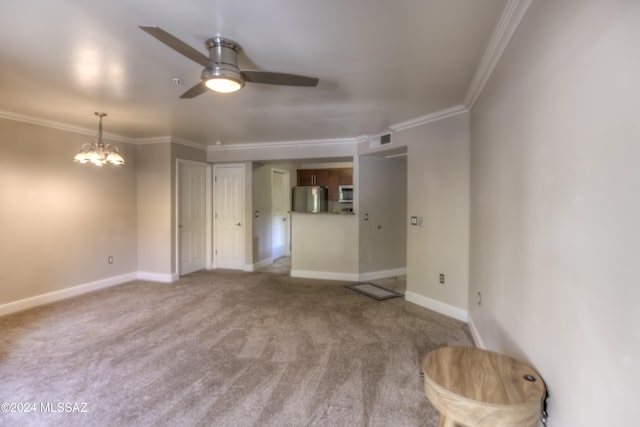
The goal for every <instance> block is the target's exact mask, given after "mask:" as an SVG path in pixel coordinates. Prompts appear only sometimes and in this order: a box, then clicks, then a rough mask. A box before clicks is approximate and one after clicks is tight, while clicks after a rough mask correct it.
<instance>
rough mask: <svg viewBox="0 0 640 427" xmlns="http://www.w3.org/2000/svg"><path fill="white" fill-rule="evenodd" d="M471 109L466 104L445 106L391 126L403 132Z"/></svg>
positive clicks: (390, 127)
mask: <svg viewBox="0 0 640 427" xmlns="http://www.w3.org/2000/svg"><path fill="white" fill-rule="evenodd" d="M468 111H469V109H468V108H467V107H465V106H464V105H456V106H455V107H451V108H445V109H444V110H440V111H436V112H434V113H431V114H427V115H426V116H422V117H417V118H415V119H411V120H407V121H406V122H400V123H397V124H395V125H391V126H389V129H391V130H392V131H394V132H401V131H403V130H407V129H410V128H413V127H416V126H422V125H425V124H427V123H431V122H436V121H438V120H442V119H446V118H447V117H453V116H457V115H458V114H463V113H467V112H468Z"/></svg>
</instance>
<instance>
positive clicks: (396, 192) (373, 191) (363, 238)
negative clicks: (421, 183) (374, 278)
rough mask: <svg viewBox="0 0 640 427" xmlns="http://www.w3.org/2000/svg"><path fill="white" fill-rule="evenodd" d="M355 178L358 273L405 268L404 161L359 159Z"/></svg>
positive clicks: (405, 175)
mask: <svg viewBox="0 0 640 427" xmlns="http://www.w3.org/2000/svg"><path fill="white" fill-rule="evenodd" d="M358 175H359V176H358V186H357V188H356V191H357V193H358V194H357V195H356V197H357V198H358V201H359V212H358V217H359V222H358V223H359V228H360V237H359V240H360V245H359V247H360V260H359V271H360V273H368V272H375V271H383V270H395V269H404V268H406V266H407V161H406V159H401V160H399V159H385V158H384V157H378V156H360V157H359V159H358ZM365 213H366V214H368V216H369V220H368V221H365V220H364V214H365Z"/></svg>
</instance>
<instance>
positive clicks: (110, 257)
mask: <svg viewBox="0 0 640 427" xmlns="http://www.w3.org/2000/svg"><path fill="white" fill-rule="evenodd" d="M107 262H108V263H109V264H113V257H112V256H111V255H109V258H107Z"/></svg>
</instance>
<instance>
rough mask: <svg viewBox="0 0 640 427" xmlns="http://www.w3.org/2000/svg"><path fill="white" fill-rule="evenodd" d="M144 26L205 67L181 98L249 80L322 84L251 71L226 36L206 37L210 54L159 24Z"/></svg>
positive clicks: (233, 88) (231, 89)
mask: <svg viewBox="0 0 640 427" xmlns="http://www.w3.org/2000/svg"><path fill="white" fill-rule="evenodd" d="M140 29H141V30H143V31H145V32H147V33H148V34H150V35H151V36H153V37H155V38H156V39H158V40H159V41H161V42H162V43H164V44H166V45H167V46H169V47H170V48H172V49H173V50H175V51H177V52H178V53H181V54H183V55H184V56H186V57H187V58H189V59H191V60H192V61H195V62H197V63H198V64H200V65H202V66H203V67H204V70H202V75H201V76H200V83H198V84H196V85H195V86H193V87H192V88H191V89H189V90H187V91H186V92H185V93H183V94H182V95H181V96H180V98H195V97H196V96H198V95H201V94H203V93H204V92H206V91H207V89H211V90H214V91H216V92H221V93H230V92H235V91H237V90H240V89H241V88H242V87H243V86H244V84H245V82H250V83H264V84H270V85H283V86H309V87H313V86H316V85H317V84H318V79H317V78H315V77H306V76H299V75H296V74H285V73H274V72H271V71H251V70H241V69H240V68H238V63H237V59H238V53H240V51H241V50H242V48H241V47H240V45H239V44H238V43H236V42H234V41H233V40H229V39H225V38H223V37H213V38H211V39H209V40H207V41H206V43H205V45H206V47H207V49H208V50H209V57H208V58H207V57H206V56H205V55H203V54H202V53H200V51H198V50H197V49H194V48H193V47H191V46H189V45H188V44H186V43H185V42H183V41H182V40H180V39H178V38H176V37H174V36H173V35H171V34H169V33H167V32H166V31H165V30H163V29H162V28H159V27H156V26H142V25H141V26H140Z"/></svg>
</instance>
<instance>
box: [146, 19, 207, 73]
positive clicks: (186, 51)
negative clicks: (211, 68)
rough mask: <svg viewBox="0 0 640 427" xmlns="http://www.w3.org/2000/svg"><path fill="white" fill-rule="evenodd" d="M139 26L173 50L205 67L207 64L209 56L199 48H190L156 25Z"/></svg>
mask: <svg viewBox="0 0 640 427" xmlns="http://www.w3.org/2000/svg"><path fill="white" fill-rule="evenodd" d="M139 27H140V29H141V30H142V31H145V32H146V33H148V34H150V35H151V36H153V37H155V38H156V39H158V40H159V41H161V42H162V43H164V44H166V45H167V46H169V47H170V48H171V49H173V50H175V51H176V52H178V53H181V54H183V55H184V56H186V57H187V58H189V59H191V60H192V61H195V62H197V63H198V64H200V65H202V66H203V67H206V66H208V65H209V58H207V57H206V56H205V55H203V54H202V53H200V51H199V50H196V49H194V48H192V47H191V46H189V45H188V44H186V43H185V42H183V41H182V40H180V39H178V38H176V37H174V36H172V35H171V34H169V33H167V32H166V31H165V30H163V29H162V28H160V27H156V26H144V25H140V26H139Z"/></svg>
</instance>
